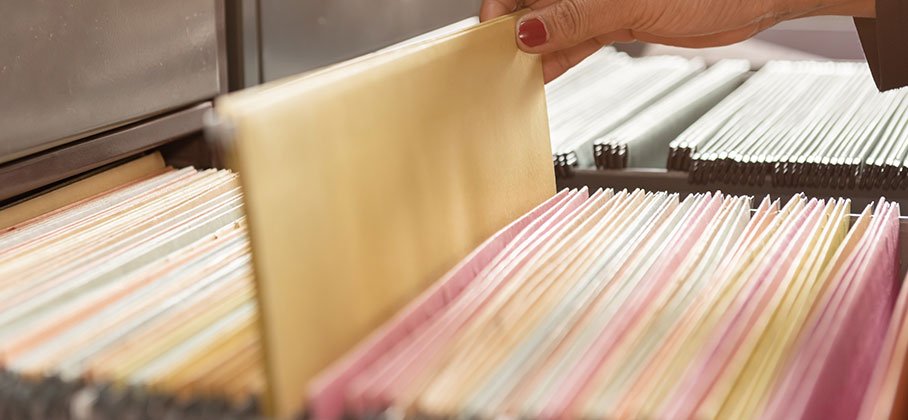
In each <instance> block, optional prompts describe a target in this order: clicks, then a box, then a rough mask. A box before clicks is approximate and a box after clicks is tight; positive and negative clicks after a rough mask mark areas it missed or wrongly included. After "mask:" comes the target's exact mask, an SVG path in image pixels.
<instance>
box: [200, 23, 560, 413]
mask: <svg viewBox="0 0 908 420" xmlns="http://www.w3.org/2000/svg"><path fill="white" fill-rule="evenodd" d="M515 22H516V17H515V16H507V17H503V18H500V19H498V20H494V21H490V22H487V23H485V24H482V25H479V26H476V27H473V28H470V29H467V30H464V31H462V32H459V33H456V34H453V35H448V36H445V37H443V38H439V39H434V40H428V41H425V42H422V43H418V44H415V45H410V46H407V47H404V48H399V49H392V50H390V51H385V52H382V53H378V54H374V55H371V56H367V57H365V58H361V59H357V60H355V61H353V62H350V63H346V64H343V65H338V66H334V67H331V68H328V69H326V70H323V71H317V72H314V73H310V74H306V75H302V76H298V77H296V78H290V79H287V80H282V81H277V82H275V83H270V84H266V85H263V86H260V87H258V88H254V89H250V90H248V91H242V92H238V93H235V94H231V95H227V96H226V97H223V98H220V99H219V100H218V101H217V103H216V109H217V113H218V119H219V120H220V121H221V124H223V125H222V126H221V128H225V127H226V129H224V130H215V131H216V132H229V133H230V134H229V135H228V137H229V141H228V142H227V144H228V146H227V147H226V149H227V158H228V162H230V165H231V166H233V167H234V168H236V169H237V170H239V172H240V176H241V179H242V184H243V187H244V192H245V194H246V209H247V214H248V220H249V228H250V233H251V238H252V244H253V255H254V261H255V271H256V277H257V287H258V294H259V301H260V304H261V310H262V314H261V315H262V316H261V320H262V325H263V334H264V338H265V340H264V344H265V348H266V350H265V359H266V360H265V363H266V366H267V371H266V374H267V385H268V389H269V396H268V398H267V401H266V406H267V407H268V408H269V409H270V414H274V415H278V416H286V415H289V414H292V413H293V412H295V411H296V410H297V409H299V407H300V404H301V402H302V398H301V397H302V395H303V393H304V391H305V389H304V388H305V385H306V383H307V381H308V380H309V379H310V378H311V377H312V376H313V375H314V374H316V373H317V372H318V371H319V370H321V369H323V368H324V367H326V366H327V365H328V364H329V363H331V362H332V361H333V360H335V359H337V358H338V357H339V356H341V355H342V354H343V353H344V352H345V351H346V350H348V349H350V348H351V347H352V346H353V345H354V344H355V343H356V342H357V341H359V340H360V339H362V338H364V337H365V335H366V334H368V332H369V331H371V330H372V329H373V328H375V327H377V326H378V325H379V324H380V323H381V322H382V321H384V320H386V319H387V318H389V317H390V316H391V315H392V314H394V312H395V311H396V310H397V309H399V308H400V307H401V306H402V305H404V304H405V303H406V302H408V301H409V300H410V299H411V298H413V297H414V296H416V294H417V293H418V292H419V291H421V289H422V288H424V286H426V285H428V284H429V283H430V282H431V281H433V280H434V279H436V278H438V277H439V276H441V275H442V274H443V273H444V272H445V271H446V270H447V269H449V268H450V267H452V266H453V265H454V264H455V263H456V262H457V261H458V260H459V259H460V258H461V257H463V256H464V255H465V254H466V253H468V252H469V251H470V250H471V249H472V248H473V247H475V246H476V245H478V244H479V243H481V241H482V240H483V239H484V238H486V237H487V236H488V235H491V234H492V233H494V232H495V231H496V230H497V229H499V228H501V227H502V226H504V225H505V224H507V222H509V221H510V220H512V219H514V218H516V217H518V216H519V215H521V214H523V213H524V212H526V211H528V210H530V209H531V208H532V207H533V206H535V205H536V204H538V203H540V202H542V201H543V200H544V199H545V198H547V197H549V196H551V195H552V194H553V193H554V174H553V169H552V162H551V149H550V144H549V138H548V123H547V119H546V110H545V94H544V90H543V81H542V70H541V64H540V60H539V57H538V56H534V55H529V54H525V53H523V52H521V51H519V50H518V49H517V46H516V44H515V41H514V25H515Z"/></svg>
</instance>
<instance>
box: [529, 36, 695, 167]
mask: <svg viewBox="0 0 908 420" xmlns="http://www.w3.org/2000/svg"><path fill="white" fill-rule="evenodd" d="M704 66H705V65H704V64H703V62H702V60H687V59H685V58H681V57H670V56H658V57H644V58H636V59H635V58H631V57H630V56H628V55H627V54H624V53H619V52H616V51H615V50H614V49H612V48H603V49H602V50H600V51H599V52H597V53H595V54H593V55H592V56H591V57H589V58H587V59H586V60H584V61H583V62H582V63H580V64H579V65H577V66H576V67H574V68H573V69H571V70H569V71H568V72H567V73H565V74H564V75H562V76H561V77H559V78H558V79H555V80H554V81H553V82H551V83H549V84H548V85H546V88H545V91H546V102H547V104H548V112H549V128H550V130H551V139H552V154H553V159H554V162H555V168H556V171H558V172H559V173H567V172H569V171H570V170H571V168H573V167H575V166H579V167H592V166H593V141H594V140H596V139H598V138H600V137H601V136H603V135H604V134H606V133H608V132H609V131H611V130H614V129H615V128H617V127H618V126H619V125H621V124H622V123H624V122H625V121H627V120H628V119H630V118H631V117H633V116H634V115H635V114H637V113H638V112H639V111H640V110H642V109H644V108H646V107H647V106H648V105H650V104H652V103H654V102H655V101H657V100H658V99H660V98H661V97H663V96H665V95H666V94H667V93H669V92H670V91H672V89H674V88H675V87H677V86H678V85H680V84H681V83H683V82H684V81H685V80H687V79H689V78H690V77H692V76H693V75H695V74H697V73H698V72H700V71H702V70H703V68H704Z"/></svg>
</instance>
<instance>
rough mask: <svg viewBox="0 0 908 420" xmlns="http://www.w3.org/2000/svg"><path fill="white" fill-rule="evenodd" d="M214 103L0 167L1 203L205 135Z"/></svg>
mask: <svg viewBox="0 0 908 420" xmlns="http://www.w3.org/2000/svg"><path fill="white" fill-rule="evenodd" d="M209 110H211V102H203V103H201V104H198V105H195V106H193V107H190V108H186V109H181V110H178V111H174V112H171V113H167V114H166V115H163V116H160V117H158V118H154V119H152V120H150V121H143V122H139V123H135V124H130V125H129V126H127V127H122V128H119V129H117V130H113V131H111V132H106V133H103V134H98V135H96V136H92V137H90V138H87V139H83V140H80V141H78V142H74V143H72V144H67V145H65V146H61V147H59V148H56V149H54V150H52V151H49V152H46V153H40V154H37V155H34V156H29V157H26V158H23V159H19V160H17V161H15V162H9V163H6V164H3V165H0V201H2V200H7V199H9V198H12V197H16V196H18V195H20V194H25V193H27V192H29V191H32V190H35V189H38V188H41V187H44V186H46V185H49V184H52V183H55V182H57V181H61V180H64V179H66V178H69V177H72V176H76V175H79V174H82V173H85V172H88V171H90V170H92V169H95V168H99V167H101V166H104V165H106V164H108V163H112V162H116V161H118V160H121V159H125V158H128V157H130V156H135V155H137V154H139V153H142V152H144V151H147V150H151V149H154V148H157V147H161V146H164V145H165V144H168V143H170V142H172V141H173V140H175V139H181V138H186V137H188V136H192V135H201V133H202V127H203V124H202V121H203V116H204V115H205V113H206V112H208V111H209Z"/></svg>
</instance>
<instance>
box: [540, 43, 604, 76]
mask: <svg viewBox="0 0 908 420" xmlns="http://www.w3.org/2000/svg"><path fill="white" fill-rule="evenodd" d="M602 46H603V44H602V43H600V42H599V41H598V40H596V39H591V40H588V41H585V42H582V43H580V44H578V45H575V46H573V47H570V48H567V49H564V50H559V51H555V52H552V53H549V54H545V55H543V56H542V76H543V78H544V79H545V82H546V83H548V82H550V81H552V80H554V79H555V78H557V77H558V76H561V75H562V74H563V73H564V72H566V71H568V70H570V69H571V67H574V66H576V65H577V64H578V63H580V62H581V61H583V60H584V59H585V58H587V57H589V56H590V55H592V54H593V53H594V52H596V51H599V49H600V48H602Z"/></svg>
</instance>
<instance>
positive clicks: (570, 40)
mask: <svg viewBox="0 0 908 420" xmlns="http://www.w3.org/2000/svg"><path fill="white" fill-rule="evenodd" d="M634 3H637V2H636V1H614V0H560V1H556V2H555V3H552V4H548V5H546V6H544V7H542V8H540V9H536V10H533V11H531V12H529V13H527V14H526V15H524V16H523V17H522V18H521V19H520V21H519V22H518V24H517V39H518V41H519V42H518V43H517V44H518V45H519V46H520V48H521V49H522V50H524V51H526V52H531V53H549V52H554V51H558V50H562V49H565V48H568V47H572V46H574V45H577V44H580V43H581V42H583V41H586V40H588V39H591V38H593V37H595V36H598V35H602V34H605V33H609V32H613V31H616V30H618V29H622V28H623V27H626V26H628V25H627V19H626V18H625V16H629V13H628V12H629V10H628V9H629V8H631V7H633V6H632V5H633V4H634ZM530 7H531V8H532V5H531V6H530Z"/></svg>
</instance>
